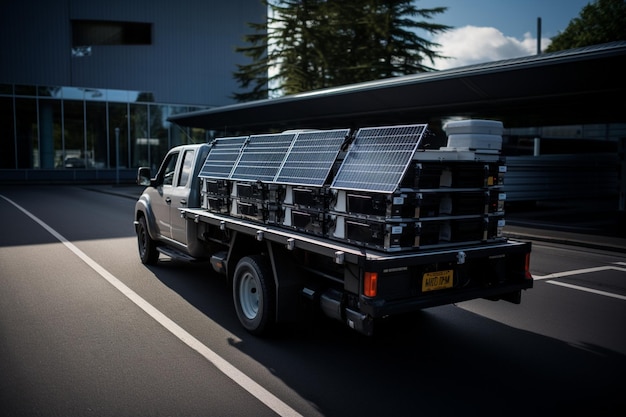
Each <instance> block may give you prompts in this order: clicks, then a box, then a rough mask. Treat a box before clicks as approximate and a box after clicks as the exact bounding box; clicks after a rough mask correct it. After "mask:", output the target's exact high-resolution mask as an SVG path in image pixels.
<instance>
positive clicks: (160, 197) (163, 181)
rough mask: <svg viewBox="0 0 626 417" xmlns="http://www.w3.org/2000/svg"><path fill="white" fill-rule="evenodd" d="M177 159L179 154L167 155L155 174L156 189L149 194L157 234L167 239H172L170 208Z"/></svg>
mask: <svg viewBox="0 0 626 417" xmlns="http://www.w3.org/2000/svg"><path fill="white" fill-rule="evenodd" d="M178 157H179V152H171V153H170V154H168V155H167V157H166V158H165V160H164V161H163V164H162V165H161V168H160V169H159V173H158V174H157V184H156V187H155V188H154V190H153V192H151V193H150V194H151V195H150V200H151V202H150V203H151V206H152V210H153V211H154V217H155V219H156V221H157V226H158V228H159V233H160V234H161V236H163V237H165V238H168V239H171V238H172V226H171V219H170V208H171V203H172V188H173V186H174V177H175V174H176V165H177V164H178Z"/></svg>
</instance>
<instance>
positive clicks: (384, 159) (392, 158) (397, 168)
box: [331, 124, 427, 193]
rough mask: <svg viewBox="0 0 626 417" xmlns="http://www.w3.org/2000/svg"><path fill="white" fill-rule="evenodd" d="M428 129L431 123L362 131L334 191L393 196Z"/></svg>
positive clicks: (345, 161) (336, 180) (344, 164)
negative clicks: (356, 191) (388, 194)
mask: <svg viewBox="0 0 626 417" xmlns="http://www.w3.org/2000/svg"><path fill="white" fill-rule="evenodd" d="M426 130H427V124H415V125H401V126H385V127H368V128H361V129H359V130H358V132H357V133H356V137H355V139H354V142H353V143H352V145H351V147H350V149H349V150H348V152H347V154H346V157H345V159H344V161H343V163H342V164H341V166H340V167H339V170H338V171H337V175H336V176H335V179H334V180H333V183H332V185H331V188H335V189H344V190H358V191H367V192H382V193H393V192H394V191H395V190H396V189H397V188H398V186H399V184H400V182H401V181H402V178H403V177H404V174H405V173H406V171H407V169H408V167H409V164H410V162H411V160H412V159H413V156H414V154H415V151H416V150H417V148H418V147H419V144H420V141H421V139H422V137H423V135H424V133H425V132H426Z"/></svg>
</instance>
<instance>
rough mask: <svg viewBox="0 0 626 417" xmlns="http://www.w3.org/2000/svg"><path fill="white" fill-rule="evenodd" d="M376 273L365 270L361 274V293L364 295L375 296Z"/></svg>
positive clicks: (376, 289)
mask: <svg viewBox="0 0 626 417" xmlns="http://www.w3.org/2000/svg"><path fill="white" fill-rule="evenodd" d="M377 286H378V273H377V272H366V273H365V274H364V276H363V295H365V296H366V297H376V293H377V292H378V288H377Z"/></svg>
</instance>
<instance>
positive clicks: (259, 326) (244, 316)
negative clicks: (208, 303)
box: [233, 256, 276, 335]
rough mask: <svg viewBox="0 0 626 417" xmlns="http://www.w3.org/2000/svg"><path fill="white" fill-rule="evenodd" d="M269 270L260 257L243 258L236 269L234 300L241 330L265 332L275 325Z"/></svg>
mask: <svg viewBox="0 0 626 417" xmlns="http://www.w3.org/2000/svg"><path fill="white" fill-rule="evenodd" d="M274 287H275V286H274V280H273V277H272V273H271V270H270V268H269V267H268V266H267V264H266V262H265V261H264V260H263V258H262V257H260V256H246V257H244V258H242V259H241V260H240V261H239V262H238V263H237V267H236V268H235V275H234V277H233V299H234V302H235V311H236V312H237V317H238V318H239V321H240V322H241V324H242V325H243V327H244V328H245V329H246V330H247V331H248V332H250V333H252V334H255V335H261V334H264V333H267V332H268V331H269V330H270V329H271V328H272V327H273V325H274V321H275V320H274V306H275V299H276V293H275V289H274Z"/></svg>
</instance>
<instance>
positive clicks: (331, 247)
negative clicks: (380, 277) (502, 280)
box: [180, 208, 531, 267]
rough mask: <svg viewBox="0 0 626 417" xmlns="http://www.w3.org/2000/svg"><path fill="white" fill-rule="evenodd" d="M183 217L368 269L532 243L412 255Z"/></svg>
mask: <svg viewBox="0 0 626 417" xmlns="http://www.w3.org/2000/svg"><path fill="white" fill-rule="evenodd" d="M180 211H181V213H182V215H183V216H185V217H186V218H187V219H188V220H192V221H194V222H196V223H198V222H204V223H208V224H210V225H213V226H216V227H219V228H221V229H222V230H232V231H237V232H242V233H246V234H248V235H251V236H256V238H257V239H258V240H269V241H271V242H276V243H278V244H281V245H284V246H285V247H287V248H288V249H296V248H298V249H303V250H307V251H311V252H313V253H316V254H319V255H322V256H326V257H329V258H333V259H334V260H335V262H336V263H338V264H342V263H351V264H357V265H362V266H365V265H366V264H376V265H378V267H392V266H393V265H405V266H408V265H419V264H421V263H426V262H429V263H430V262H445V261H450V260H451V259H459V257H466V258H468V259H469V258H477V257H486V256H491V255H501V254H506V253H527V252H530V248H531V244H530V243H527V242H519V241H512V240H508V241H502V242H493V243H483V244H479V245H463V244H462V243H460V244H459V246H457V247H449V248H436V249H434V248H433V249H424V250H415V251H411V252H382V251H375V250H372V249H369V248H360V247H357V246H354V245H349V244H343V243H341V242H336V241H334V240H331V239H328V238H322V237H311V236H308V235H305V234H303V233H298V232H293V231H290V230H285V229H281V228H278V227H272V226H269V225H265V224H261V223H258V224H257V223H253V222H250V221H246V220H241V219H237V218H233V217H231V216H226V215H220V214H217V213H212V212H209V211H207V210H205V209H196V208H181V209H180Z"/></svg>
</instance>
